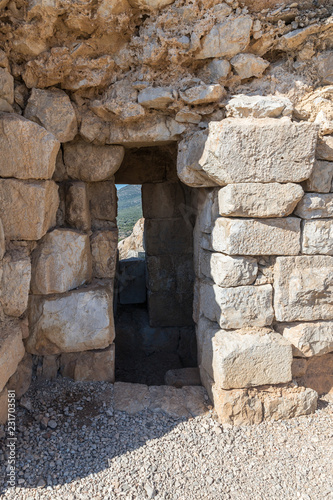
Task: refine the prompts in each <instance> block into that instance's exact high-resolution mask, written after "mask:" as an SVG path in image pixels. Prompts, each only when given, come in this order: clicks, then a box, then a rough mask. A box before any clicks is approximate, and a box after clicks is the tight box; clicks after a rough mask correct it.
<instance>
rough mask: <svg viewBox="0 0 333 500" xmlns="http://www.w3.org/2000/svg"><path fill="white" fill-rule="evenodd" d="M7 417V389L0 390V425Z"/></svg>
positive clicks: (3, 423)
mask: <svg viewBox="0 0 333 500" xmlns="http://www.w3.org/2000/svg"><path fill="white" fill-rule="evenodd" d="M7 419H8V391H7V389H4V390H3V391H2V392H0V425H5V423H6V422H7Z"/></svg>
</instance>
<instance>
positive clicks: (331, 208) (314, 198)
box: [295, 193, 333, 219]
mask: <svg viewBox="0 0 333 500" xmlns="http://www.w3.org/2000/svg"><path fill="white" fill-rule="evenodd" d="M295 215H298V217H302V219H321V218H323V217H333V193H328V194H320V193H305V195H304V197H303V198H302V200H301V201H300V202H299V204H298V205H297V207H296V210H295Z"/></svg>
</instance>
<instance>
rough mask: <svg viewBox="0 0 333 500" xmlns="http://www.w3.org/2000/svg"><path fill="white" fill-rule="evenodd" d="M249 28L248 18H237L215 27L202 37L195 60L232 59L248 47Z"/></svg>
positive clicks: (250, 24)
mask: <svg viewBox="0 0 333 500" xmlns="http://www.w3.org/2000/svg"><path fill="white" fill-rule="evenodd" d="M251 27H252V19H251V17H250V16H239V17H237V18H236V19H233V20H226V21H225V22H223V23H221V24H217V25H215V26H214V27H213V28H212V29H211V30H210V32H209V33H208V34H207V35H206V36H204V38H203V40H202V43H201V49H200V50H199V51H198V52H197V53H196V55H195V58H196V59H209V58H213V57H227V58H229V57H233V56H234V55H236V54H238V53H239V52H241V51H242V50H244V49H245V48H246V47H247V46H248V44H249V42H250V31H251Z"/></svg>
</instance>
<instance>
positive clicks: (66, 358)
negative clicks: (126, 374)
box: [60, 344, 115, 383]
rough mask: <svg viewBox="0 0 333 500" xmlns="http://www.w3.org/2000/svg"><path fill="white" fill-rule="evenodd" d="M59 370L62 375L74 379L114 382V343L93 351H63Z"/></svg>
mask: <svg viewBox="0 0 333 500" xmlns="http://www.w3.org/2000/svg"><path fill="white" fill-rule="evenodd" d="M60 370H61V373H62V375H63V376H64V377H70V378H73V379H74V380H79V381H82V380H84V381H90V382H103V381H105V382H112V383H114V380H115V378H114V371H115V345H114V344H111V345H110V346H109V347H107V348H106V349H98V350H94V351H83V352H75V353H74V352H69V353H64V354H62V355H61V358H60Z"/></svg>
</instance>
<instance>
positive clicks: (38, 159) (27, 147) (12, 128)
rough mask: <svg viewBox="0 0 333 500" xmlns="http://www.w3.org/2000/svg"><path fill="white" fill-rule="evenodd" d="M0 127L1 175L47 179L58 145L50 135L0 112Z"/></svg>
mask: <svg viewBox="0 0 333 500" xmlns="http://www.w3.org/2000/svg"><path fill="white" fill-rule="evenodd" d="M0 130H1V134H0V150H1V165H0V176H1V177H16V178H18V179H51V177H52V175H53V172H54V169H55V163H56V157H57V154H58V151H59V147H60V143H59V141H57V139H56V138H55V137H54V136H53V135H52V134H50V133H49V132H47V131H46V130H45V129H44V128H43V127H40V126H39V125H37V124H36V123H33V122H31V121H29V120H26V119H25V118H22V117H21V116H19V115H16V114H8V113H0ZM31 144H34V147H31Z"/></svg>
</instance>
